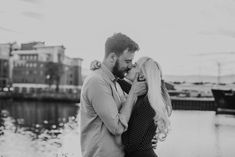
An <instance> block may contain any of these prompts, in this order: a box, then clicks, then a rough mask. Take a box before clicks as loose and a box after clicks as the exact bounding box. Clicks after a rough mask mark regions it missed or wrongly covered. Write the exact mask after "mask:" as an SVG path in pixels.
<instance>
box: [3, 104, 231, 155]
mask: <svg viewBox="0 0 235 157" xmlns="http://www.w3.org/2000/svg"><path fill="white" fill-rule="evenodd" d="M16 104H18V103H16ZM20 105H21V107H19V106H20ZM49 105H51V106H49ZM54 105H57V107H56V106H54ZM0 107H1V111H3V112H2V117H1V118H0V120H1V121H0V122H1V124H2V126H1V129H0V132H1V134H2V135H0V157H32V156H34V157H79V156H81V154H80V146H79V145H80V144H79V124H78V117H79V116H77V110H78V107H77V106H76V105H75V104H55V103H52V104H50V103H46V104H44V103H38V106H36V105H35V104H31V105H30V104H27V103H26V102H24V103H20V104H18V105H16V106H14V104H11V103H8V105H6V104H4V105H2V106H1V105H0ZM24 108H25V109H24ZM7 113H8V114H9V116H7ZM171 123H172V129H171V131H170V133H169V135H168V137H167V139H166V141H164V142H159V143H158V146H157V149H156V150H155V151H156V153H157V154H158V155H159V156H160V157H161V156H164V157H172V156H175V157H205V156H206V157H233V156H234V154H235V149H234V145H235V138H234V137H235V117H234V116H224V115H223V116H222V115H221V116H216V115H215V113H214V112H210V111H174V112H173V114H172V117H171ZM29 128H30V129H29ZM32 128H33V129H32ZM35 129H36V130H37V129H38V130H39V131H38V132H37V131H35Z"/></svg>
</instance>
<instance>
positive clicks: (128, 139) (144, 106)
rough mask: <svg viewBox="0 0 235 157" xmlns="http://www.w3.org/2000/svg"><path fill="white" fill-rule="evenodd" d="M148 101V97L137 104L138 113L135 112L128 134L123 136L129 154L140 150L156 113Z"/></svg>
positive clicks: (125, 133)
mask: <svg viewBox="0 0 235 157" xmlns="http://www.w3.org/2000/svg"><path fill="white" fill-rule="evenodd" d="M146 100H147V97H145V98H144V100H143V101H139V102H138V103H141V104H136V105H138V108H136V112H133V114H132V117H131V120H130V121H129V127H128V130H127V131H126V132H124V133H123V134H122V140H123V144H124V145H125V150H126V151H127V152H132V151H135V150H136V149H138V146H139V145H140V143H141V142H142V141H143V140H144V139H143V138H144V136H146V134H147V132H148V128H149V126H150V124H151V123H152V121H153V117H154V111H153V110H152V109H151V106H150V104H149V102H148V100H147V101H146Z"/></svg>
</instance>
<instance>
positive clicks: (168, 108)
mask: <svg viewBox="0 0 235 157" xmlns="http://www.w3.org/2000/svg"><path fill="white" fill-rule="evenodd" d="M138 65H139V67H140V69H141V71H142V73H143V74H144V76H145V79H146V82H147V86H148V93H147V96H148V99H149V102H150V105H151V107H152V108H153V109H154V111H155V113H156V114H155V117H154V122H155V124H156V125H157V130H156V133H157V134H156V135H157V138H158V139H159V140H160V141H163V140H164V139H165V138H166V136H167V134H168V131H169V127H170V120H169V116H170V115H171V113H172V105H171V100H170V97H169V95H168V92H167V89H166V88H165V83H164V81H163V80H162V72H161V68H160V66H159V64H158V63H157V62H156V61H154V60H153V59H151V58H149V57H142V58H140V59H139V60H138Z"/></svg>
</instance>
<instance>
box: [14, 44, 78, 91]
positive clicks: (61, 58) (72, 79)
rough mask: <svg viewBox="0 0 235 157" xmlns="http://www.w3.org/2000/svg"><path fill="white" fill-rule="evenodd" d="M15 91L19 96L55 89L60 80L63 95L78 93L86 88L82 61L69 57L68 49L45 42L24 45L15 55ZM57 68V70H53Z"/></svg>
mask: <svg viewBox="0 0 235 157" xmlns="http://www.w3.org/2000/svg"><path fill="white" fill-rule="evenodd" d="M12 55H13V56H12V60H13V69H12V71H13V77H12V79H13V82H14V84H13V87H14V89H15V90H16V91H19V92H22V91H23V92H34V91H42V90H45V89H55V88H56V83H55V80H53V79H52V78H53V77H55V76H56V77H58V78H59V79H58V80H59V81H58V84H59V87H60V88H59V89H60V91H69V92H77V91H78V90H79V89H80V87H81V85H82V81H81V80H82V76H81V63H82V61H83V60H82V59H81V58H69V57H67V56H65V47H64V46H63V45H59V46H47V45H45V42H30V43H24V44H21V49H19V50H16V51H13V52H12ZM53 68H54V69H53Z"/></svg>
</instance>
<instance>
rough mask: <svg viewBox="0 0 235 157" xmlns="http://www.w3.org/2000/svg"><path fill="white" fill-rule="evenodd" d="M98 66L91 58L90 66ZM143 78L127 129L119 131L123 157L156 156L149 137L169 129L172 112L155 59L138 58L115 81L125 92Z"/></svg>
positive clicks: (159, 138) (166, 132) (160, 138)
mask: <svg viewBox="0 0 235 157" xmlns="http://www.w3.org/2000/svg"><path fill="white" fill-rule="evenodd" d="M99 67H100V62H98V61H93V62H92V63H91V69H92V70H95V69H97V68H99ZM136 75H138V77H137V81H146V83H147V89H148V90H147V93H146V94H145V95H143V96H139V97H138V99H137V102H136V104H135V106H134V108H133V111H132V114H131V118H130V120H129V122H128V129H127V131H126V132H124V133H123V134H122V143H123V144H124V150H125V157H157V155H156V154H155V152H154V151H153V145H152V139H153V138H154V136H155V137H157V140H159V141H163V140H164V139H165V138H166V136H167V134H168V131H169V125H170V120H169V116H170V115H171V112H172V106H171V100H170V97H169V95H168V93H167V90H166V88H165V84H164V81H163V80H162V72H161V69H160V66H159V65H158V63H157V62H156V61H154V60H153V59H151V58H149V57H142V58H140V59H139V60H138V61H137V63H136V65H135V66H133V67H132V69H131V70H129V72H128V73H127V75H126V76H125V78H126V79H127V80H129V81H125V80H118V83H119V84H120V86H121V87H122V89H123V90H124V91H125V92H126V93H128V92H129V90H130V87H131V84H130V82H134V81H136Z"/></svg>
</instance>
